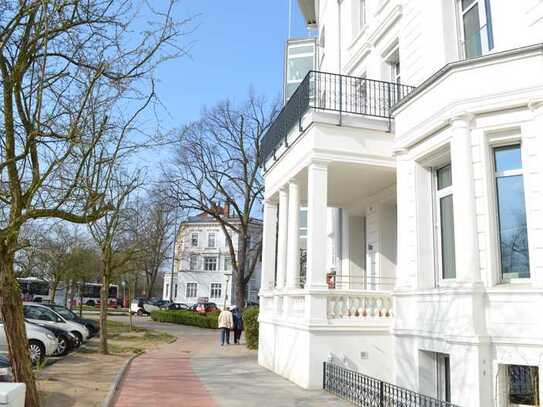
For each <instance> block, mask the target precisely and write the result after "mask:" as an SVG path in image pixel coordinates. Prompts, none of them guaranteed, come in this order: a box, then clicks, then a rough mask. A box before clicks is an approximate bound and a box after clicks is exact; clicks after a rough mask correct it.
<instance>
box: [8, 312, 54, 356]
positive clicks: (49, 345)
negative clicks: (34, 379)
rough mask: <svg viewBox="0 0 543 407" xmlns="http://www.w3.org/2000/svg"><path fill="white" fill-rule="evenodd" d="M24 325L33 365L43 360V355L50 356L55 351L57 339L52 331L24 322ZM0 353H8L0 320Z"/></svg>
mask: <svg viewBox="0 0 543 407" xmlns="http://www.w3.org/2000/svg"><path fill="white" fill-rule="evenodd" d="M25 326H26V338H27V339H28V350H29V351H30V360H31V361H32V364H34V365H35V364H37V363H39V362H41V361H43V359H44V358H45V356H51V355H53V354H54V353H55V352H56V350H57V347H58V340H57V338H56V336H55V334H53V332H51V331H50V330H48V329H46V328H42V327H41V326H37V325H32V324H27V323H25ZM0 353H3V354H6V355H7V354H8V341H7V338H6V333H5V331H4V323H3V322H2V321H0Z"/></svg>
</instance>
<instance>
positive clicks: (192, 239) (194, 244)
mask: <svg viewBox="0 0 543 407" xmlns="http://www.w3.org/2000/svg"><path fill="white" fill-rule="evenodd" d="M198 239H199V233H198V232H194V233H192V234H191V235H190V242H191V246H192V247H198Z"/></svg>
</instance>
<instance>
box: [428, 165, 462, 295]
mask: <svg viewBox="0 0 543 407" xmlns="http://www.w3.org/2000/svg"><path fill="white" fill-rule="evenodd" d="M449 165H450V166H451V172H452V164H451V162H450V161H449V162H446V163H443V164H441V165H438V166H434V167H433V168H432V192H433V195H434V199H433V212H434V214H433V217H434V253H435V254H436V255H435V265H434V267H435V270H436V272H435V277H434V279H435V283H436V286H438V287H439V286H441V285H446V284H447V282H450V281H455V280H456V277H450V278H444V277H443V248H442V247H443V243H442V241H441V239H442V237H441V236H442V235H441V199H442V198H444V197H446V196H449V195H450V196H452V199H453V205H454V179H453V180H452V183H451V185H450V186H448V187H445V188H442V189H438V185H437V172H438V171H439V170H440V169H442V168H444V167H447V166H449ZM451 176H452V173H451ZM455 234H456V230H455ZM455 250H456V245H455ZM455 255H456V252H455ZM455 265H456V259H455ZM455 276H456V270H455Z"/></svg>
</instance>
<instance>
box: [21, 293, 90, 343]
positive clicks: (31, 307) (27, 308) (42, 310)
mask: <svg viewBox="0 0 543 407" xmlns="http://www.w3.org/2000/svg"><path fill="white" fill-rule="evenodd" d="M23 312H24V316H25V319H27V320H28V321H30V322H35V323H38V324H45V325H47V326H53V327H55V328H60V329H65V330H67V331H70V332H71V333H73V334H74V335H75V336H76V338H77V341H78V346H79V345H81V344H82V343H83V342H85V341H86V340H87V339H88V338H89V330H88V329H87V328H85V325H82V324H79V323H77V322H73V321H69V320H67V319H65V318H64V317H62V316H61V315H60V314H59V313H58V312H56V311H54V310H52V309H51V308H49V307H47V306H46V305H43V304H36V303H34V302H30V303H29V302H25V303H23Z"/></svg>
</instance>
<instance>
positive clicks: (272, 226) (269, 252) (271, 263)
mask: <svg viewBox="0 0 543 407" xmlns="http://www.w3.org/2000/svg"><path fill="white" fill-rule="evenodd" d="M276 228H277V204H275V203H272V202H271V201H269V200H266V201H265V202H264V230H263V233H262V271H261V284H260V289H261V290H262V291H269V290H271V289H273V284H274V280H275V243H276Z"/></svg>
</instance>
